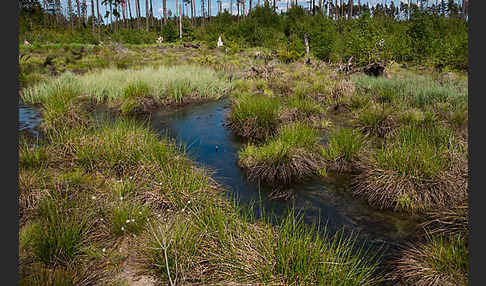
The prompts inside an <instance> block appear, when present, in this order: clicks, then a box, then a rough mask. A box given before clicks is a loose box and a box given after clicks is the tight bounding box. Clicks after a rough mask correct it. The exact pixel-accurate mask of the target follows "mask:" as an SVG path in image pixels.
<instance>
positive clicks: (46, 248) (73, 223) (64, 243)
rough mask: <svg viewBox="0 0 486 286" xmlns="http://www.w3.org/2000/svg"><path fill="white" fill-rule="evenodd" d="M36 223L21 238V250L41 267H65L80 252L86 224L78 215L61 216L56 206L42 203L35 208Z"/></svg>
mask: <svg viewBox="0 0 486 286" xmlns="http://www.w3.org/2000/svg"><path fill="white" fill-rule="evenodd" d="M39 208H40V209H39V212H40V221H39V222H38V223H35V224H34V225H32V226H31V228H29V229H28V233H27V234H24V238H23V243H25V244H24V246H23V247H28V248H31V249H32V252H33V255H34V257H35V258H36V259H37V260H38V261H40V262H43V263H45V264H56V263H61V264H63V263H68V262H70V261H72V260H73V259H74V258H75V257H76V256H77V255H79V254H81V253H82V252H83V249H84V248H85V246H86V243H87V239H88V234H89V231H90V224H89V222H88V221H86V219H85V218H84V217H80V216H78V215H73V216H65V215H63V214H62V212H61V210H60V209H59V206H58V205H57V202H56V201H55V200H53V199H49V198H48V199H46V200H44V201H43V202H42V204H41V205H40V206H39Z"/></svg>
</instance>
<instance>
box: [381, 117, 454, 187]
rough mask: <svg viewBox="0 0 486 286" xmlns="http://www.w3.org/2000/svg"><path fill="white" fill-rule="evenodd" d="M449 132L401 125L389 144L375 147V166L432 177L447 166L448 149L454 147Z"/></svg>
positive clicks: (440, 129) (406, 173)
mask: <svg viewBox="0 0 486 286" xmlns="http://www.w3.org/2000/svg"><path fill="white" fill-rule="evenodd" d="M453 144H454V137H453V135H452V133H451V132H450V131H449V130H448V129H445V128H440V127H430V128H427V127H422V126H418V125H411V126H406V127H402V128H401V129H400V130H399V131H398V134H397V136H396V139H395V141H394V142H393V143H391V144H390V145H389V146H386V147H384V148H381V149H378V150H377V152H376V155H375V158H376V160H377V163H378V167H379V168H381V169H384V170H392V171H395V172H397V173H398V174H399V175H402V176H413V177H421V178H424V179H433V178H434V177H435V176H437V175H438V174H439V173H440V171H443V170H447V169H448V168H449V167H450V164H451V162H450V160H449V158H448V156H447V155H448V151H449V150H450V149H453V148H454V147H455V146H454V145H453Z"/></svg>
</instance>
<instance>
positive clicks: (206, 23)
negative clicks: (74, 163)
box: [19, 0, 469, 69]
mask: <svg viewBox="0 0 486 286" xmlns="http://www.w3.org/2000/svg"><path fill="white" fill-rule="evenodd" d="M364 2H365V1H361V0H347V1H344V0H339V1H338V0H332V1H331V0H310V1H308V2H306V5H302V4H301V3H300V4H299V3H297V2H296V1H295V0H289V1H287V2H285V5H287V7H286V9H285V11H279V10H278V7H277V3H276V1H275V0H273V1H269V0H266V1H264V0H248V1H247V0H236V1H233V0H231V1H230V5H229V8H226V9H223V5H222V2H221V0H218V1H216V4H217V5H216V7H211V1H207V0H201V1H200V2H199V3H198V4H197V5H198V7H196V2H195V1H194V0H175V4H176V5H175V7H177V9H176V11H171V10H170V9H167V8H168V5H167V0H160V1H159V0H155V1H154V0H67V2H65V3H61V1H60V0H19V8H20V18H19V23H20V24H19V40H21V41H22V42H23V41H24V40H29V41H31V42H34V43H35V42H62V43H70V42H76V43H92V44H96V43H99V42H100V41H104V40H115V41H119V42H123V43H130V44H150V43H155V42H156V41H157V39H158V38H159V37H160V36H162V37H163V39H164V42H174V41H178V40H180V39H182V40H183V41H203V42H206V43H208V45H209V46H215V45H216V42H217V39H218V37H219V36H222V37H223V42H224V43H225V46H226V47H228V48H229V49H230V50H231V51H238V50H241V49H243V48H247V47H266V48H269V49H271V50H276V51H278V52H279V53H280V54H281V55H283V57H284V58H285V57H287V58H288V59H289V60H293V59H296V58H299V57H300V56H302V55H303V51H304V50H305V48H304V38H305V37H308V39H309V45H310V50H311V53H312V54H313V55H315V56H316V57H318V58H320V59H322V60H326V61H346V60H347V59H349V58H350V57H351V56H352V57H353V58H354V59H355V60H356V61H357V62H358V63H360V64H364V63H366V62H369V61H370V60H374V59H376V57H380V58H381V59H386V60H388V59H391V60H395V61H398V62H417V63H420V64H424V63H428V64H433V65H435V66H437V67H439V68H443V67H447V68H453V69H467V59H468V51H467V50H468V18H467V14H468V4H469V3H468V0H460V1H453V0H449V1H447V2H446V1H445V0H435V1H434V0H428V1H426V0H408V1H405V2H400V5H399V6H398V5H395V4H394V3H393V2H392V1H386V0H384V1H383V3H379V4H376V5H374V6H370V5H369V4H368V3H364ZM388 2H391V3H388ZM154 3H155V4H162V7H163V9H162V10H163V12H162V14H161V16H160V17H156V16H154V13H153V12H154V7H155V6H154ZM173 4H174V3H173ZM213 4H214V3H213ZM199 6H200V7H199ZM101 8H103V9H101ZM142 8H144V9H143V10H144V12H145V13H142ZM212 9H216V10H215V11H213V10H212ZM102 11H104V13H102ZM214 14H216V15H215V16H214ZM379 42H384V45H383V47H377V44H378V43H379Z"/></svg>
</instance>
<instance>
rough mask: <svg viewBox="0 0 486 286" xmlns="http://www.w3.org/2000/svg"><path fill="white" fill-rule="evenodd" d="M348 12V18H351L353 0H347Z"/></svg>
mask: <svg viewBox="0 0 486 286" xmlns="http://www.w3.org/2000/svg"><path fill="white" fill-rule="evenodd" d="M348 4H349V14H348V19H353V0H349V2H348Z"/></svg>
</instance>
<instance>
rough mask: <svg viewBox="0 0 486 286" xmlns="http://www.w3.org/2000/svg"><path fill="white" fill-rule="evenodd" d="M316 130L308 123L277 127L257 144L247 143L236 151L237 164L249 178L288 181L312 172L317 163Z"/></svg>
mask: <svg viewBox="0 0 486 286" xmlns="http://www.w3.org/2000/svg"><path fill="white" fill-rule="evenodd" d="M318 141H319V132H318V130H317V129H315V128H313V127H311V126H310V125H308V124H303V123H295V124H290V125H285V126H283V127H281V128H280V130H279V133H278V135H276V136H275V137H273V138H271V139H269V140H268V141H267V142H265V143H263V144H262V145H261V146H257V145H253V144H249V145H247V146H246V147H245V148H244V149H243V150H241V151H240V152H239V157H240V161H239V164H240V165H241V166H242V167H244V168H245V169H247V171H248V177H249V179H250V180H263V181H265V182H282V183H289V182H291V181H292V180H294V179H302V178H304V177H307V176H309V175H311V174H313V173H314V172H315V171H316V170H317V169H318V168H319V167H320V165H321V162H322V159H321V157H320V154H319V152H318V150H319V146H318V144H317V143H318Z"/></svg>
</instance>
